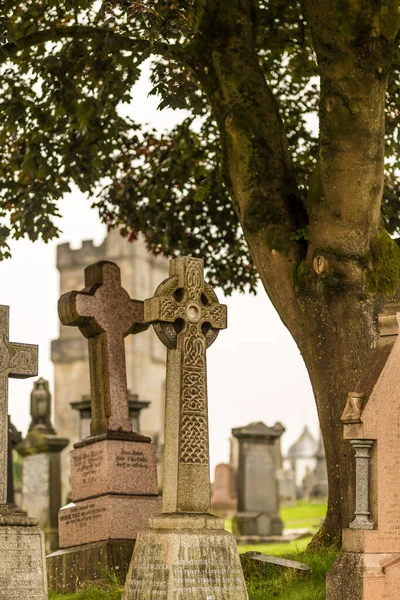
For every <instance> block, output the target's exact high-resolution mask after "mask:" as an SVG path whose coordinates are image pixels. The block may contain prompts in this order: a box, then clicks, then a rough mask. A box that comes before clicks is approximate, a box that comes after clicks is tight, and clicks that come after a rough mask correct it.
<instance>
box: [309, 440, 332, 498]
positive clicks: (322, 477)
mask: <svg viewBox="0 0 400 600" xmlns="http://www.w3.org/2000/svg"><path fill="white" fill-rule="evenodd" d="M315 458H316V461H317V464H316V466H315V470H314V475H315V483H314V487H313V489H312V494H311V495H312V497H313V498H327V497H328V471H327V468H326V456H325V446H324V441H323V439H322V434H320V436H319V442H318V448H317V452H316V455H315Z"/></svg>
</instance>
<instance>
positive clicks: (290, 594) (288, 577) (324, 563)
mask: <svg viewBox="0 0 400 600" xmlns="http://www.w3.org/2000/svg"><path fill="white" fill-rule="evenodd" d="M325 512H326V504H325V503H309V502H306V501H300V502H298V503H297V504H296V506H288V507H283V508H282V509H281V511H280V514H281V518H282V520H283V522H284V526H285V528H287V529H302V528H308V529H310V530H311V531H312V532H313V533H315V532H316V531H317V530H318V527H319V525H320V523H321V521H322V519H323V517H324V515H325ZM226 525H227V529H229V528H230V523H229V520H228V521H227V522H226ZM310 540H311V537H305V538H302V539H300V540H298V541H296V542H290V543H283V544H260V545H253V546H239V552H240V553H241V554H243V553H244V552H248V551H258V552H263V553H265V554H272V555H275V556H282V557H284V558H288V559H291V560H297V561H300V562H304V563H307V564H309V565H310V567H311V569H312V571H311V572H310V573H302V572H297V571H294V570H292V569H280V568H279V567H272V568H270V569H269V570H268V573H267V574H261V573H260V571H259V570H258V569H257V568H256V567H255V568H254V569H251V571H249V570H248V569H246V568H245V577H246V584H247V587H248V592H249V600H324V599H325V575H326V572H327V571H328V570H329V569H330V568H331V566H332V563H333V561H334V560H335V559H336V558H337V555H338V553H337V552H336V551H335V550H334V549H324V548H322V549H319V550H318V551H314V552H307V546H308V544H309V542H310ZM122 590H123V586H122V584H121V582H118V581H117V580H116V578H113V577H112V576H111V575H108V576H107V575H105V580H104V582H103V583H102V584H101V585H99V586H97V587H93V586H92V587H91V586H88V587H87V588H86V589H85V590H83V591H82V592H81V593H76V594H67V595H57V594H52V593H50V595H49V598H50V600H120V599H121V596H122Z"/></svg>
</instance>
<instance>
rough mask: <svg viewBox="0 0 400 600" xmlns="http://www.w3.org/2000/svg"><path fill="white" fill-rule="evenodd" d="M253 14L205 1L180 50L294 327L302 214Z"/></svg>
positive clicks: (245, 0)
mask: <svg viewBox="0 0 400 600" xmlns="http://www.w3.org/2000/svg"><path fill="white" fill-rule="evenodd" d="M253 17H254V3H253V2H252V1H251V0H208V3H207V7H206V10H205V12H204V14H203V18H202V22H201V23H200V26H199V34H198V36H197V37H196V38H195V40H194V41H193V42H192V44H190V45H189V47H188V48H187V50H188V54H189V55H190V57H191V61H192V66H193V68H194V69H195V71H196V73H197V76H198V77H199V80H200V82H201V84H202V86H203V88H204V90H205V92H206V94H207V96H208V98H209V101H210V104H211V106H212V110H213V114H214V116H215V118H216V120H217V122H218V126H219V131H220V135H221V141H222V147H223V152H224V158H225V160H224V167H223V168H224V176H225V181H226V184H227V186H228V189H229V190H230V194H231V197H232V199H233V202H234V204H235V208H236V211H237V213H238V216H239V219H240V222H241V224H242V226H243V230H244V233H245V237H246V240H247V242H248V244H249V247H250V250H251V253H252V256H253V259H254V262H255V264H256V266H257V269H258V271H259V273H260V276H261V278H262V280H263V283H264V286H265V288H266V290H267V292H268V294H269V296H270V298H271V300H272V301H273V303H274V304H275V306H276V307H277V309H278V312H279V313H280V315H281V317H282V319H283V320H284V322H285V323H286V324H287V326H288V327H289V328H290V329H291V331H292V332H293V330H294V327H295V319H294V318H293V314H294V310H291V309H293V305H294V304H295V298H294V294H293V289H292V284H291V281H290V272H291V270H292V269H293V267H294V266H295V264H296V263H297V262H298V260H299V258H300V256H301V253H302V248H301V246H300V244H298V243H297V242H295V241H294V236H293V232H294V231H296V230H297V229H299V228H302V227H305V226H306V223H307V215H306V212H305V210H304V208H303V206H302V204H301V201H300V196H299V194H298V190H297V183H296V178H295V175H294V171H293V168H292V164H291V159H290V156H289V151H288V144H287V138H286V134H285V131H284V127H283V123H282V120H281V117H280V114H279V110H278V106H277V102H276V99H275V98H274V96H273V94H272V92H271V90H270V89H269V87H268V85H267V83H266V81H265V77H264V74H263V72H262V69H261V67H260V64H259V61H258V56H257V52H256V50H255V48H254V36H253ZM291 305H292V306H291Z"/></svg>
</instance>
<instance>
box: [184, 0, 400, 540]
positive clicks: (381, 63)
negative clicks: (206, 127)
mask: <svg viewBox="0 0 400 600" xmlns="http://www.w3.org/2000/svg"><path fill="white" fill-rule="evenodd" d="M256 4H257V3H256V2H253V1H251V0H229V1H227V0H219V1H218V0H208V1H207V2H206V3H205V4H204V5H203V9H202V13H201V15H200V20H199V34H198V36H197V38H196V39H195V41H194V42H193V43H192V45H191V47H190V52H189V54H188V56H190V58H189V60H190V61H191V63H192V66H193V68H194V69H195V70H196V72H197V75H198V77H199V80H200V81H201V83H202V85H203V88H204V90H205V92H206V94H207V95H208V98H209V100H210V103H211V105H212V109H213V112H214V115H215V117H216V119H217V122H218V125H219V130H220V134H221V138H222V143H223V149H224V174H225V179H226V183H227V185H228V187H229V189H230V192H231V196H232V198H233V200H234V203H235V207H236V211H237V213H238V215H239V218H240V222H241V224H242V227H243V231H244V234H245V236H246V239H247V241H248V244H249V247H250V250H251V253H252V256H253V259H254V261H255V264H256V266H257V268H258V271H259V274H260V276H261V279H262V282H263V284H264V287H265V289H266V292H267V293H268V295H269V297H270V299H271V300H272V302H273V304H274V306H275V307H276V309H277V311H278V313H279V315H280V317H281V319H282V321H283V322H284V324H285V325H286V326H287V327H288V329H289V330H290V332H291V334H292V335H293V337H294V339H295V341H296V342H297V344H298V347H299V348H300V351H301V352H302V355H303V357H304V360H305V363H306V366H307V369H308V372H309V375H310V379H311V382H312V386H313V389H314V393H315V399H316V403H317V408H318V414H319V418H320V424H321V430H322V434H323V438H324V443H325V448H326V455H327V464H328V478H329V504H328V514H327V518H326V521H325V526H324V528H323V530H322V535H320V536H319V540H320V541H321V540H323V541H324V542H326V541H329V540H335V541H336V540H337V539H338V536H339V535H340V531H341V529H342V528H343V527H347V526H348V523H349V520H350V519H351V514H352V511H353V509H354V485H353V483H354V460H353V455H352V452H351V449H350V448H349V445H348V444H347V443H345V442H344V441H343V435H342V431H343V429H342V424H341V421H340V417H341V414H342V411H343V408H344V405H345V402H346V396H347V393H348V392H349V391H352V390H354V388H355V386H356V383H357V380H358V379H359V377H360V374H361V371H362V368H363V365H364V364H365V361H366V359H367V357H368V355H369V353H370V352H371V349H372V348H373V347H374V344H375V343H376V340H377V313H378V311H379V308H380V306H381V305H382V303H383V302H384V301H385V300H387V299H388V297H391V296H393V294H394V292H395V290H396V287H397V285H398V277H399V253H398V251H397V247H395V245H394V243H393V242H392V241H391V240H390V238H389V237H388V236H387V235H386V234H385V233H384V232H382V231H381V216H380V209H381V202H382V191H383V178H384V168H383V167H384V135H385V118H384V111H385V93H386V86H387V80H388V76H389V72H390V68H391V56H392V52H393V46H394V40H395V37H396V35H397V32H398V28H399V16H398V15H399V3H398V2H392V3H386V4H383V3H381V2H375V1H374V0H367V1H363V2H361V0H360V1H357V0H352V1H351V2H340V3H339V2H338V1H336V0H324V2H319V1H317V0H307V1H306V3H305V4H306V6H305V9H306V14H307V18H308V22H309V24H310V26H311V31H312V35H313V42H314V48H315V51H316V54H317V58H318V64H319V71H320V77H321V96H320V145H319V161H318V165H317V168H316V170H315V173H314V175H313V178H312V182H311V185H310V192H309V196H308V198H307V200H306V202H304V201H302V200H301V196H300V194H299V192H298V189H297V185H296V179H295V175H294V173H293V169H292V167H291V160H290V155H289V151H288V144H287V139H286V136H285V131H284V127H283V124H282V121H281V118H280V115H279V107H278V106H277V103H276V101H275V99H274V97H273V95H272V93H271V90H270V89H269V88H268V85H267V83H266V81H265V77H264V74H263V72H262V69H261V67H260V58H259V57H258V56H257V53H256V51H255V49H254V43H253V42H254V35H255V32H254V27H255V22H256ZM304 227H307V228H308V239H307V241H305V240H303V241H298V240H297V238H298V237H299V236H297V235H296V231H298V230H301V229H303V228H304ZM296 240H297V241H296ZM389 259H390V261H391V264H390V265H389V266H388V265H385V263H387V262H388V260H389Z"/></svg>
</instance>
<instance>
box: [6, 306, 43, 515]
mask: <svg viewBox="0 0 400 600" xmlns="http://www.w3.org/2000/svg"><path fill="white" fill-rule="evenodd" d="M9 318H10V315H9V307H8V306H0V504H5V503H6V501H7V468H8V465H7V460H8V459H7V454H8V378H9V377H12V378H16V379H25V378H27V377H33V376H35V375H37V372H38V347H37V346H34V345H30V344H18V343H14V342H10V340H9Z"/></svg>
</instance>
